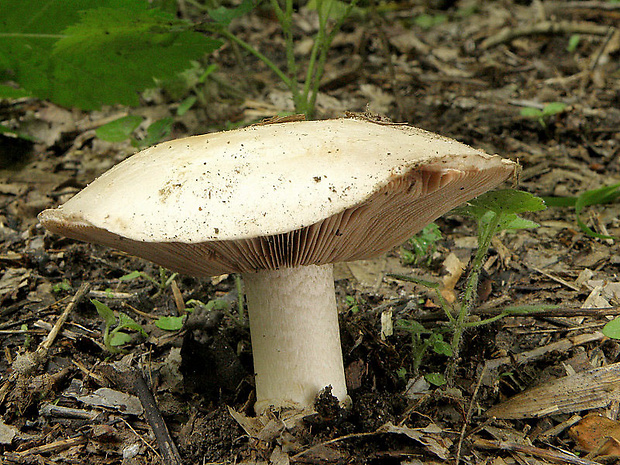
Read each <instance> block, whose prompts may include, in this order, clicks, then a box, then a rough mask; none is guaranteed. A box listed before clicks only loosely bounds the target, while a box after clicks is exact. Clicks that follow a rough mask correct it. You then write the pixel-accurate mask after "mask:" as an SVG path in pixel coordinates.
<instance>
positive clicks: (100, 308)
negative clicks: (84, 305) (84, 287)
mask: <svg viewBox="0 0 620 465" xmlns="http://www.w3.org/2000/svg"><path fill="white" fill-rule="evenodd" d="M90 301H91V303H92V304H93V305H94V306H95V309H96V310H97V314H98V315H99V316H100V317H101V318H102V319H103V321H104V322H105V324H106V326H112V325H114V324H116V317H115V316H114V312H113V311H112V309H111V308H110V307H108V306H107V305H106V304H104V303H103V302H100V301H98V300H97V299H91V300H90Z"/></svg>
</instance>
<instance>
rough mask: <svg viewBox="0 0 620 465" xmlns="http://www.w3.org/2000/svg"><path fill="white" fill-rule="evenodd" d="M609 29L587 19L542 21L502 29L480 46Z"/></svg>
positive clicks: (600, 32)
mask: <svg viewBox="0 0 620 465" xmlns="http://www.w3.org/2000/svg"><path fill="white" fill-rule="evenodd" d="M609 29H610V27H609V26H601V25H600V24H596V23H591V22H586V21H580V22H572V21H557V22H555V21H541V22H540V23H536V24H533V25H531V26H525V27H519V28H515V29H512V28H506V29H502V30H501V31H500V32H499V33H497V34H495V35H494V36H491V37H488V38H486V39H484V40H483V41H482V43H481V44H480V48H481V49H482V50H488V49H489V48H493V47H495V46H497V45H499V44H503V43H506V42H510V41H512V40H514V39H517V38H519V37H525V36H532V35H539V34H591V35H597V36H604V35H607V34H608V32H609Z"/></svg>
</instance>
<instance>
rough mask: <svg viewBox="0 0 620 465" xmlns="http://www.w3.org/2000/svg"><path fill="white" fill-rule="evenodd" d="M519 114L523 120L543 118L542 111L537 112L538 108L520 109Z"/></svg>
mask: <svg viewBox="0 0 620 465" xmlns="http://www.w3.org/2000/svg"><path fill="white" fill-rule="evenodd" d="M519 113H520V114H521V116H524V117H525V118H532V119H538V118H542V116H543V112H542V110H539V109H538V108H534V107H525V108H521V111H520V112H519Z"/></svg>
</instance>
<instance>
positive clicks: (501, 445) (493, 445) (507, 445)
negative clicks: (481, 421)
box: [474, 439, 601, 465]
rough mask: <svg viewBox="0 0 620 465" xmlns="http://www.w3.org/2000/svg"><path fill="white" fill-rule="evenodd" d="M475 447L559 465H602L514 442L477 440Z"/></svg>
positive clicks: (574, 456)
mask: <svg viewBox="0 0 620 465" xmlns="http://www.w3.org/2000/svg"><path fill="white" fill-rule="evenodd" d="M474 446H475V447H477V448H479V449H499V450H505V451H508V452H521V453H523V454H529V455H533V456H535V457H542V458H544V459H547V460H552V461H554V462H559V463H570V464H573V465H601V464H600V463H598V462H593V461H591V460H586V459H582V458H579V457H577V456H576V455H571V454H567V453H565V452H556V451H551V450H546V449H541V448H540V447H534V446H525V445H522V444H516V443H514V442H506V441H490V440H488V439H477V440H476V441H475V442H474Z"/></svg>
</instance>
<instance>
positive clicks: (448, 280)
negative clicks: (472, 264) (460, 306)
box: [441, 253, 466, 304]
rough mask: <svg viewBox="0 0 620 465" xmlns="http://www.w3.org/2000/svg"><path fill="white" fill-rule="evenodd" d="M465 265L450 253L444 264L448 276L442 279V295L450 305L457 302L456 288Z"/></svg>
mask: <svg viewBox="0 0 620 465" xmlns="http://www.w3.org/2000/svg"><path fill="white" fill-rule="evenodd" d="M465 265H466V264H465V263H463V262H462V261H461V260H459V258H458V257H457V256H456V255H455V254H453V253H450V254H449V255H448V256H447V257H446V259H445V260H444V262H443V267H444V268H445V270H446V271H447V272H448V274H447V275H445V276H444V277H443V278H442V280H443V289H442V290H441V295H442V296H443V298H444V299H446V301H447V302H448V303H450V304H452V303H454V302H455V301H456V293H455V291H454V287H455V286H456V283H457V282H458V281H459V279H460V278H461V276H462V275H463V272H464V271H465Z"/></svg>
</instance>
